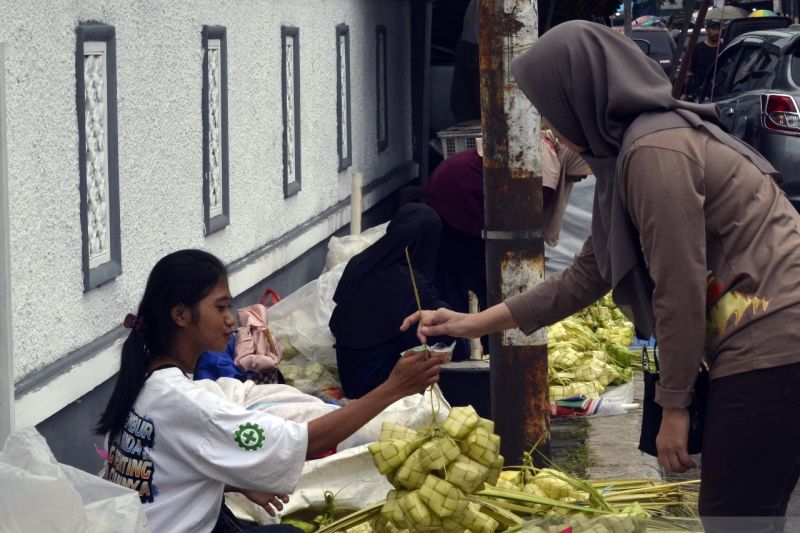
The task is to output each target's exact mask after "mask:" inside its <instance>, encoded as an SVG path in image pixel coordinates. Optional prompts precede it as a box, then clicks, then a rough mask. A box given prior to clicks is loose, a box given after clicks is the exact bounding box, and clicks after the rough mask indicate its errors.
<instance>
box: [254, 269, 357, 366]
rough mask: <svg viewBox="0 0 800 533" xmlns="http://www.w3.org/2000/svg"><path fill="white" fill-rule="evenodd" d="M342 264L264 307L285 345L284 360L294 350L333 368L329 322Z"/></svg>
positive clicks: (293, 353) (276, 333)
mask: <svg viewBox="0 0 800 533" xmlns="http://www.w3.org/2000/svg"><path fill="white" fill-rule="evenodd" d="M344 267H345V264H341V265H338V266H337V267H336V268H334V269H333V270H331V271H329V272H325V273H324V274H322V275H321V276H320V277H319V278H317V279H315V280H313V281H310V282H308V283H306V284H305V285H303V286H302V287H300V288H299V289H297V290H296V291H294V292H293V293H292V294H290V295H289V296H287V297H285V298H283V299H282V300H281V301H280V302H278V303H276V304H275V305H273V306H272V307H270V308H268V309H267V316H268V317H269V328H270V331H271V332H272V334H273V335H274V336H275V337H276V338H277V339H278V340H279V341H280V342H281V343H282V344H283V345H284V348H285V351H284V356H283V357H284V360H287V361H288V360H290V359H291V358H292V357H293V356H294V355H296V353H295V351H296V352H299V353H300V354H302V355H304V356H305V358H306V359H307V360H308V361H310V362H318V363H322V364H323V365H325V366H326V367H328V368H336V350H335V349H334V348H333V345H334V343H335V339H334V337H333V334H332V333H331V330H330V328H329V327H328V322H329V321H330V319H331V314H332V313H333V308H334V307H335V306H336V304H334V303H333V293H335V292H336V286H337V285H338V284H339V280H340V279H341V277H342V272H344ZM292 348H294V350H293V349H292Z"/></svg>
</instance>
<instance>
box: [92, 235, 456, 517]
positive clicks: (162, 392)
mask: <svg viewBox="0 0 800 533" xmlns="http://www.w3.org/2000/svg"><path fill="white" fill-rule="evenodd" d="M125 323H126V326H128V327H130V328H131V329H132V331H131V333H130V335H129V336H128V338H127V340H126V341H125V343H124V345H123V348H122V358H121V365H120V371H119V375H118V377H117V383H116V386H115V388H114V391H113V393H112V395H111V399H110V400H109V403H108V406H107V407H106V410H105V412H104V413H103V415H102V417H101V418H100V421H99V423H98V425H97V431H98V433H100V434H106V435H107V438H108V452H109V454H108V463H107V464H106V467H105V477H106V478H107V479H109V480H111V481H113V482H116V483H119V484H121V485H124V486H127V487H130V488H132V489H134V490H136V491H138V492H139V496H140V498H141V501H142V503H143V504H144V509H145V513H146V514H147V518H148V521H149V524H150V527H151V528H152V530H153V531H154V532H161V531H164V532H170V533H172V532H181V531H191V532H199V533H208V532H212V531H213V532H220V533H223V532H227V531H238V530H239V525H238V524H236V521H235V518H233V516H232V515H231V514H230V512H227V509H226V508H225V507H224V505H223V492H224V491H225V490H237V491H239V492H242V493H244V494H245V495H246V496H247V497H248V498H250V499H251V500H253V501H255V502H256V503H259V504H261V505H263V506H264V507H265V509H267V510H268V512H270V513H274V511H273V510H272V507H275V508H276V509H280V508H281V507H282V502H286V501H288V500H287V499H286V497H285V494H288V493H291V492H292V491H293V490H294V488H295V486H296V484H297V481H298V479H299V477H300V473H301V471H302V469H303V464H304V462H305V459H306V457H309V456H313V455H315V454H318V453H319V452H321V451H323V450H327V449H330V448H332V447H334V446H336V444H337V443H339V442H340V441H342V440H343V439H345V438H346V437H348V436H349V435H351V434H352V433H353V432H355V431H356V430H358V429H359V428H360V427H361V426H363V425H364V424H365V423H366V422H368V421H369V420H370V419H372V418H373V417H374V416H376V415H377V414H378V413H380V412H381V411H382V410H383V409H384V408H386V407H387V406H388V405H390V404H391V403H393V402H395V401H397V400H398V399H400V398H402V397H405V396H408V395H410V394H414V393H417V392H420V391H422V390H424V389H425V387H427V386H429V385H431V384H432V383H435V382H436V381H438V376H439V365H440V363H441V359H440V358H430V359H426V358H425V357H424V355H423V354H415V353H409V354H408V356H406V357H403V358H400V359H399V360H397V361H396V363H397V364H396V365H395V366H394V368H393V369H392V371H391V373H390V374H389V375H388V377H387V379H386V380H385V382H383V383H381V384H380V385H379V386H378V387H376V388H375V389H374V390H373V391H372V392H370V393H369V394H367V395H365V396H364V397H363V398H362V399H361V400H359V401H358V402H353V403H352V404H350V405H347V406H345V407H343V408H341V409H338V410H336V411H334V412H332V413H330V414H327V415H325V416H322V417H320V418H318V419H315V420H312V421H311V422H309V423H307V424H300V423H295V422H291V421H287V420H283V419H281V418H277V417H274V416H271V415H268V414H265V413H261V412H258V411H248V410H246V409H245V408H244V407H241V406H238V405H236V404H234V403H231V402H229V401H227V400H225V399H224V398H221V397H219V396H216V395H214V394H212V393H210V392H209V391H207V390H205V389H204V388H203V387H201V386H199V385H198V384H197V382H194V381H192V379H191V377H190V374H191V373H192V372H193V371H194V368H195V364H196V362H197V359H198V358H199V356H200V354H201V353H202V352H203V351H204V350H214V351H223V350H225V348H226V345H227V344H228V342H229V340H230V338H231V335H232V332H233V328H234V326H235V323H236V321H235V320H234V317H233V315H232V314H231V295H230V291H229V289H228V279H227V274H226V271H225V267H224V266H223V264H222V263H221V262H220V261H219V259H217V258H216V257H214V256H213V255H211V254H208V253H206V252H202V251H199V250H182V251H178V252H175V253H172V254H170V255H167V256H166V257H164V258H163V259H161V260H160V261H159V262H158V263H157V264H156V266H155V267H154V268H153V270H152V272H151V273H150V277H149V278H148V280H147V286H146V288H145V291H144V295H143V297H142V300H141V303H140V304H139V310H138V313H137V315H136V316H133V315H129V316H128V317H127V318H126V320H125ZM275 527H277V528H278V529H277V530H276V531H279V530H280V529H281V528H283V529H284V530H285V531H290V530H292V529H286V528H287V527H288V526H262V528H275ZM259 529H260V528H257V530H259ZM269 531H272V529H269Z"/></svg>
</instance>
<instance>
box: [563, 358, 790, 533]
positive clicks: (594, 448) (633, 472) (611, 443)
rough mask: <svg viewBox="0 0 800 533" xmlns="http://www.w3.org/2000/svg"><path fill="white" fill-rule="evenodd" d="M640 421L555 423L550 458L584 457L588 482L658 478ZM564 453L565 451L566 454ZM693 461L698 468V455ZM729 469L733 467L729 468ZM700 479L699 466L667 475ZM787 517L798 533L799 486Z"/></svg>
mask: <svg viewBox="0 0 800 533" xmlns="http://www.w3.org/2000/svg"><path fill="white" fill-rule="evenodd" d="M642 395H643V381H642V374H641V373H640V372H637V373H635V374H634V401H635V402H637V403H639V404H640V405H641V402H642ZM641 421H642V411H641V409H634V410H631V411H629V412H628V413H627V414H625V415H618V416H606V417H588V418H583V419H578V420H575V419H572V420H566V421H562V420H554V421H553V423H552V425H551V429H552V433H553V439H552V445H551V446H552V450H553V456H554V457H555V458H556V462H557V463H558V457H559V454H560V455H561V456H562V457H564V456H567V457H570V456H571V457H574V456H576V455H577V456H585V458H586V461H585V462H584V465H583V466H584V467H585V475H586V477H588V478H591V479H622V478H635V479H661V478H662V473H661V468H660V466H659V465H658V461H657V460H656V459H655V458H654V457H651V456H649V455H647V454H644V453H642V452H640V451H639V449H638V448H637V446H638V443H639V430H640V426H641ZM570 438H572V442H571V443H570V442H569V439H570ZM798 445H800V444H798ZM564 450H568V452H567V453H566V454H565V453H564ZM694 459H695V461H696V462H697V464H698V465H701V457H700V456H699V455H697V456H694ZM731 468H736V466H735V465H731ZM575 473H576V474H579V475H580V474H581V472H575ZM699 478H700V468H699V467H698V468H696V469H693V470H690V471H689V472H686V473H684V474H680V475H675V476H673V475H670V476H667V479H668V480H671V481H672V480H674V481H679V480H687V479H699ZM786 514H787V516H788V517H789V520H788V523H787V526H786V530H785V532H786V533H800V485H798V487H796V488H795V490H794V493H793V496H792V500H791V502H790V503H789V509H788V511H787V513H786Z"/></svg>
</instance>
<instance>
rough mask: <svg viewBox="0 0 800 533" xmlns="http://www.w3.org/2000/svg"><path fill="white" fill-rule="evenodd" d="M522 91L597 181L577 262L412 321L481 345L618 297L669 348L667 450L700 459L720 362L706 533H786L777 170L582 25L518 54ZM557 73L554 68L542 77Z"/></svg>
mask: <svg viewBox="0 0 800 533" xmlns="http://www.w3.org/2000/svg"><path fill="white" fill-rule="evenodd" d="M512 69H513V73H514V77H515V78H516V80H517V82H518V83H519V86H520V89H522V91H523V92H524V93H525V95H526V96H527V97H528V99H529V100H530V101H531V103H533V105H534V106H535V107H536V109H538V110H539V111H540V112H541V113H542V114H543V116H545V117H546V118H547V120H548V122H549V123H550V124H551V125H552V127H553V129H554V133H555V134H556V135H557V136H558V137H559V138H560V140H561V142H562V143H564V144H567V145H568V146H571V147H572V148H573V149H574V150H575V151H576V152H579V153H581V155H582V157H583V158H584V159H585V160H586V161H587V163H589V166H590V167H591V169H592V171H593V174H594V175H595V176H596V178H597V185H596V191H595V204H594V210H593V214H592V234H591V237H590V238H589V239H587V241H586V243H585V245H584V248H583V250H582V251H581V253H580V254H579V255H578V256H577V257H576V258H575V261H574V263H573V265H572V266H571V267H570V268H568V269H567V270H565V271H564V272H562V273H561V274H559V275H556V276H553V277H550V278H547V279H545V280H544V281H543V282H541V283H538V284H536V285H534V286H533V287H532V288H531V289H530V290H528V291H527V292H525V293H523V294H519V295H516V296H512V297H511V298H509V299H508V300H506V301H505V302H503V303H500V304H498V305H495V306H493V307H491V308H489V309H487V310H486V311H483V312H481V313H478V314H459V313H455V312H453V311H450V310H447V309H440V310H437V311H425V312H423V316H422V318H421V319H420V316H419V314H414V315H411V316H409V317H408V318H407V319H406V320H405V322H404V323H403V325H402V327H401V329H403V330H407V329H409V328H410V327H411V326H412V324H414V323H415V322H417V321H418V320H421V322H422V324H423V325H422V327H420V328H419V332H420V338H421V339H422V340H424V338H425V336H426V335H454V336H466V337H477V336H480V335H484V334H486V333H487V332H491V331H499V330H503V329H509V328H513V327H519V328H520V329H522V331H524V332H525V333H532V332H533V331H536V330H537V329H539V328H541V327H544V326H547V325H549V324H552V323H554V322H557V321H558V320H561V319H563V318H565V317H567V316H569V315H571V314H573V313H575V312H576V311H578V310H580V309H581V308H583V307H585V306H587V305H589V304H591V303H592V302H594V301H596V300H597V299H598V298H600V297H602V296H603V295H605V294H606V293H607V292H608V291H609V290H613V296H614V300H615V302H616V303H617V304H618V305H619V306H620V308H621V309H623V310H624V311H626V312H627V314H629V316H630V317H631V318H632V319H633V322H634V325H635V326H636V327H637V329H638V330H639V331H641V332H643V333H645V334H646V335H648V336H649V335H652V334H656V335H657V337H658V342H659V364H660V378H659V382H658V384H657V385H656V391H655V401H656V402H657V403H658V404H659V405H660V406H661V407H662V408H663V416H662V420H661V427H660V430H659V433H658V437H657V438H656V447H657V449H658V460H659V462H660V463H661V465H662V466H664V467H665V468H666V469H667V470H668V471H670V472H684V471H686V470H687V469H689V468H692V467H694V466H696V465H695V463H694V461H693V460H692V458H691V457H690V456H689V454H688V451H687V443H688V434H689V426H690V419H689V411H688V409H687V407H688V406H689V405H690V403H691V402H692V398H693V392H694V384H695V381H696V380H697V378H698V373H699V369H700V367H701V364H703V363H705V364H707V365H708V366H709V367H710V385H709V395H708V402H707V406H706V423H705V428H704V434H703V450H702V454H703V455H702V457H703V463H702V470H701V486H700V498H699V512H700V515H701V517H702V519H703V525H704V528H705V531H707V532H725V533H730V532H740V531H741V532H748V533H760V532H773V531H782V530H783V522H784V517H785V514H786V509H787V505H788V503H789V499H790V497H791V494H792V491H793V489H794V487H795V486H796V485H797V482H798V478H800V447H798V446H797V443H798V442H800V328H798V327H797V324H798V322H800V214H798V213H797V211H796V210H795V209H794V208H793V207H792V205H791V204H790V203H789V201H788V199H787V198H786V196H785V195H784V194H783V192H782V191H781V190H780V189H779V188H778V186H777V184H776V183H775V180H774V175H775V174H777V172H776V171H775V169H774V168H773V167H772V165H770V164H769V162H767V161H766V160H765V159H764V158H763V157H762V156H761V155H759V154H758V153H757V152H755V151H754V150H753V149H752V148H751V147H749V146H748V145H747V144H745V143H743V142H741V141H740V140H739V139H737V138H735V137H733V136H731V135H729V134H727V133H725V132H724V131H723V130H722V129H721V128H720V127H719V125H718V116H717V109H716V107H715V106H713V105H699V104H694V103H689V102H685V101H682V100H676V99H674V98H673V97H672V86H671V85H670V82H669V80H668V79H667V77H666V76H665V75H664V72H663V70H662V69H661V68H660V67H659V66H658V65H657V64H656V63H655V62H653V61H651V60H649V59H647V58H646V56H645V55H644V54H642V53H641V50H640V49H639V48H638V46H636V44H635V43H633V42H632V41H630V40H627V39H620V38H618V36H616V35H615V32H614V31H613V30H611V29H609V28H606V27H604V26H602V25H599V24H593V23H590V22H586V21H570V22H565V23H563V24H560V25H559V26H556V27H555V28H553V29H551V30H550V31H548V32H547V33H545V34H544V35H543V36H542V37H540V38H539V40H538V41H537V42H536V43H534V44H533V46H531V47H530V48H529V49H528V50H527V51H526V52H524V53H523V54H521V55H520V56H519V57H517V58H516V59H515V60H514V62H513V64H512ZM542 72H547V73H548V75H547V76H542Z"/></svg>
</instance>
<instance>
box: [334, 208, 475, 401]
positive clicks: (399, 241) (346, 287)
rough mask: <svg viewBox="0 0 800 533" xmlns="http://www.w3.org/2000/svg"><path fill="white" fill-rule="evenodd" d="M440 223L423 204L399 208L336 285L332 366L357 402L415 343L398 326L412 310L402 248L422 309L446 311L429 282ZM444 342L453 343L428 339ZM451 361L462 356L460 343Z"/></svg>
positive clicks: (410, 333)
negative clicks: (386, 225)
mask: <svg viewBox="0 0 800 533" xmlns="http://www.w3.org/2000/svg"><path fill="white" fill-rule="evenodd" d="M440 234H441V221H440V220H439V217H438V216H437V215H436V213H435V212H434V211H433V210H432V209H431V208H430V207H428V206H426V205H423V204H406V205H404V206H403V207H401V208H400V209H399V210H398V211H397V213H396V214H395V216H394V217H393V218H392V221H391V222H390V223H389V226H388V228H387V229H386V235H384V236H383V237H382V238H381V239H380V240H378V241H377V242H376V243H375V244H373V245H372V246H370V247H369V248H367V249H366V250H364V251H363V252H361V253H360V254H358V255H357V256H355V257H353V258H352V259H351V260H350V261H349V262H348V263H347V267H345V269H344V272H343V273H342V278H341V280H339V284H338V285H337V287H336V292H335V293H334V295H333V301H334V302H336V307H335V308H334V309H333V314H332V315H331V320H330V324H329V325H330V328H331V332H332V333H333V335H334V337H336V363H337V366H338V368H339V378H340V379H341V381H342V388H343V389H344V393H345V395H346V396H347V397H348V398H360V397H361V396H363V395H365V394H366V393H368V392H369V391H371V390H372V389H374V388H375V387H377V386H378V385H380V384H381V383H383V382H384V381H385V380H386V378H387V377H388V375H389V374H390V373H391V371H392V368H393V367H394V365H395V363H397V359H398V357H400V354H401V353H403V352H405V351H406V350H408V349H410V348H414V347H415V346H417V345H418V344H419V340H418V339H417V336H416V335H415V332H414V331H406V332H401V331H400V330H399V329H398V325H399V324H400V323H401V322H402V321H403V318H405V317H406V316H408V315H409V314H410V313H412V312H413V311H414V310H415V309H416V308H417V303H416V300H415V298H414V289H413V287H412V285H411V276H410V275H409V271H408V264H407V263H406V256H405V249H406V247H408V253H409V255H410V256H411V264H412V266H413V267H414V277H415V280H416V284H417V289H418V290H419V297H420V302H421V304H422V306H423V308H431V307H445V306H446V307H449V306H447V304H446V303H444V302H443V301H441V300H439V295H438V293H437V292H436V289H435V288H434V287H433V285H432V283H431V281H430V280H432V279H433V273H434V270H435V267H436V249H437V247H438V246H439V236H440ZM437 341H444V342H447V343H448V344H449V343H452V342H453V339H451V338H449V337H447V338H441V339H440V338H436V339H431V344H433V343H435V342H437ZM457 346H458V348H457V351H456V353H455V354H454V355H455V357H456V358H460V357H464V356H465V355H466V354H467V350H468V347H467V343H466V342H464V341H459V343H458V344H457Z"/></svg>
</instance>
